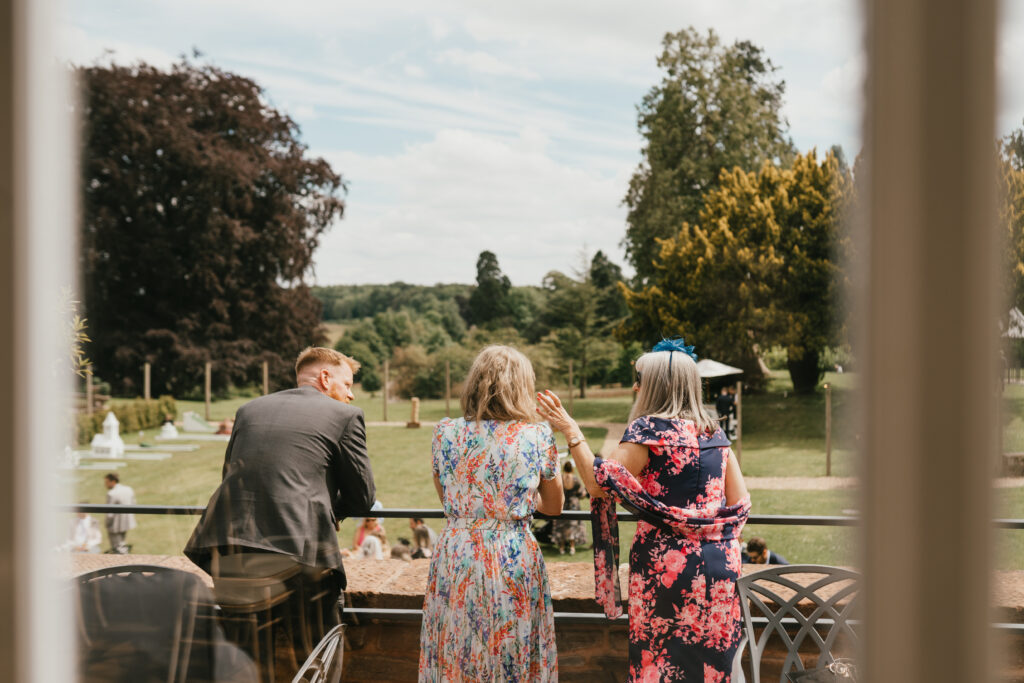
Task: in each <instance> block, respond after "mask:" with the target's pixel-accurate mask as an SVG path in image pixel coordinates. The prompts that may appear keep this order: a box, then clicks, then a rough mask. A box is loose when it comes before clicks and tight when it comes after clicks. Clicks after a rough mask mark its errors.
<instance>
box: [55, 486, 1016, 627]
mask: <svg viewBox="0 0 1024 683" xmlns="http://www.w3.org/2000/svg"><path fill="white" fill-rule="evenodd" d="M57 509H58V510H59V511H61V512H86V513H96V514H104V513H113V514H127V513H131V514H137V515H201V514H203V512H204V511H205V510H206V506H205V505H107V504H105V503H76V504H73V505H59V506H57ZM371 514H372V515H373V516H374V517H378V518H400V519H411V518H413V517H416V518H419V519H444V518H445V514H444V510H441V509H438V508H387V509H382V510H374V511H373V512H372V513H371ZM534 518H535V519H559V518H560V519H572V520H581V521H586V520H589V519H590V511H589V510H563V511H562V513H561V514H560V515H545V514H542V513H539V512H537V513H534ZM618 518H619V521H622V522H635V521H637V516H636V515H635V514H633V513H632V512H628V511H625V510H622V509H621V508H620V509H619V510H618ZM859 522H860V518H858V517H851V516H843V515H750V516H749V517H748V518H747V524H766V525H778V526H839V527H852V526H856V525H857V524H858V523H859ZM992 524H993V526H994V527H996V528H998V529H1024V519H994V520H992ZM360 617H362V618H365V619H385V620H397V621H419V620H421V619H422V618H423V610H420V609H385V608H380V607H346V608H345V619H346V620H348V621H352V622H354V623H358V622H359V618H360ZM554 619H555V622H556V623H560V624H603V623H608V622H609V621H615V622H620V623H622V624H623V625H625V624H627V623H628V622H629V616H628V615H627V614H623V615H622V616H620V617H618V618H617V619H614V620H611V619H608V617H606V616H605V615H604V614H602V613H600V612H555V613H554ZM767 621H768V620H767V619H765V618H764V617H755V618H754V623H757V624H760V623H767ZM784 621H785V620H784ZM826 622H827V620H822V623H823V625H824V624H825V623H826ZM794 623H795V621H794ZM992 628H994V629H997V630H1000V631H1010V632H1014V633H1020V634H1024V624H1013V623H994V624H992Z"/></svg>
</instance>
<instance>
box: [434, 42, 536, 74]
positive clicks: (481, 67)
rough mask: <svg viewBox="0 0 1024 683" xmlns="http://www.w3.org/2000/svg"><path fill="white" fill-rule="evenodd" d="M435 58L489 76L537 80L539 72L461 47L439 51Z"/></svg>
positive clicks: (441, 62) (439, 61) (443, 62)
mask: <svg viewBox="0 0 1024 683" xmlns="http://www.w3.org/2000/svg"><path fill="white" fill-rule="evenodd" d="M435 60H436V61H437V62H438V63H439V64H450V65H452V66H461V67H463V68H466V69H469V70H470V71H473V72H475V73H478V74H484V75H487V76H509V77H511V78H522V79H525V80H536V79H537V74H535V73H534V72H533V71H530V70H529V69H524V68H522V67H519V66H516V65H515V64H509V63H507V62H503V61H501V60H500V59H498V58H497V57H495V56H494V55H492V54H488V53H486V52H480V51H479V50H475V51H472V52H470V51H468V50H463V49H461V48H450V49H447V50H444V51H442V52H440V53H438V54H437V55H436V56H435Z"/></svg>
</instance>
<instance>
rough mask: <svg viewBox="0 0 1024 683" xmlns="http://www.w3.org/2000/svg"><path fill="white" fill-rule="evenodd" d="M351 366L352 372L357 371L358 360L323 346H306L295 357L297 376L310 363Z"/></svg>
mask: <svg viewBox="0 0 1024 683" xmlns="http://www.w3.org/2000/svg"><path fill="white" fill-rule="evenodd" d="M345 364H347V365H348V366H349V367H350V368H352V374H353V375H354V374H356V373H357V372H359V367H360V365H359V361H357V360H356V359H355V358H350V357H348V356H346V355H345V354H343V353H341V352H339V351H335V350H334V349H328V348H326V347H324V346H307V347H306V348H304V349H302V351H301V352H300V353H299V357H298V358H296V359H295V377H296V378H297V377H298V376H299V375H300V374H301V373H302V370H303V369H304V368H306V367H308V366H310V365H345Z"/></svg>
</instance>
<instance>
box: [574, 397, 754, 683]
mask: <svg viewBox="0 0 1024 683" xmlns="http://www.w3.org/2000/svg"><path fill="white" fill-rule="evenodd" d="M622 441H623V442H628V443H636V444H642V445H645V446H647V448H648V453H649V456H650V458H649V460H648V462H647V465H646V466H645V467H644V469H643V470H641V472H640V474H639V476H637V477H633V475H632V474H630V473H629V471H628V470H627V469H626V468H625V467H623V466H622V465H620V464H619V463H617V462H614V461H610V460H602V459H601V458H597V459H596V460H595V461H594V476H595V479H596V480H597V482H598V484H599V485H600V486H601V487H602V488H603V489H604V490H605V491H606V492H607V493H609V494H610V496H611V498H599V499H594V500H593V501H592V502H591V510H592V512H591V515H592V520H593V521H594V543H595V547H594V566H595V570H596V584H595V585H596V589H597V597H598V601H599V602H601V603H602V605H603V606H604V607H605V612H606V613H607V614H608V615H609V616H617V615H618V614H620V613H621V609H620V608H619V605H618V594H619V588H618V583H617V574H618V573H617V572H616V571H615V567H617V566H618V557H617V555H618V530H617V526H616V521H615V504H614V502H615V501H616V500H617V501H619V502H621V503H623V504H624V505H625V506H626V507H627V508H629V509H631V510H633V511H634V512H636V513H637V514H638V516H639V517H640V521H639V522H637V528H636V536H635V537H634V539H633V545H632V548H631V550H630V554H629V678H628V680H629V681H630V683H662V682H665V683H667V682H669V681H684V680H685V681H703V683H727V682H728V681H729V680H730V675H731V672H732V660H733V657H734V656H735V654H736V650H737V648H738V647H739V643H740V637H741V615H740V602H739V595H738V593H737V592H736V580H737V579H738V578H739V575H740V546H739V535H740V532H741V530H742V529H743V525H744V523H745V522H746V519H747V515H748V514H749V512H750V498H749V497H745V498H744V499H742V500H740V501H738V502H737V503H735V504H734V505H731V506H726V504H725V470H726V465H727V463H728V459H729V458H730V457H733V456H732V451H731V449H730V448H729V441H728V440H727V439H726V438H725V436H724V435H723V434H722V431H721V430H720V429H719V430H716V431H715V432H714V433H713V434H703V433H701V434H698V433H697V429H696V426H695V425H694V423H693V422H691V421H689V420H669V419H663V418H658V417H640V418H637V419H636V420H634V421H633V422H632V423H630V425H629V427H628V428H627V429H626V433H625V434H624V435H623V437H622Z"/></svg>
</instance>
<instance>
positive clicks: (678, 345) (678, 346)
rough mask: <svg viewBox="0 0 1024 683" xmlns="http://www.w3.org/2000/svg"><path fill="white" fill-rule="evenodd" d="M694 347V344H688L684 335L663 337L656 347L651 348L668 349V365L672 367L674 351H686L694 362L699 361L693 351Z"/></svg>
mask: <svg viewBox="0 0 1024 683" xmlns="http://www.w3.org/2000/svg"><path fill="white" fill-rule="evenodd" d="M693 348H694V347H693V346H687V345H686V341H685V340H684V339H683V338H682V337H672V338H671V339H662V340H661V341H660V342H658V343H657V344H655V345H654V348H653V349H651V351H668V352H669V357H668V366H669V367H670V368H671V367H672V352H673V351H679V352H680V353H685V354H686V355H687V356H689V357H690V358H692V359H693V360H694V362H697V354H696V353H694V352H693Z"/></svg>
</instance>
